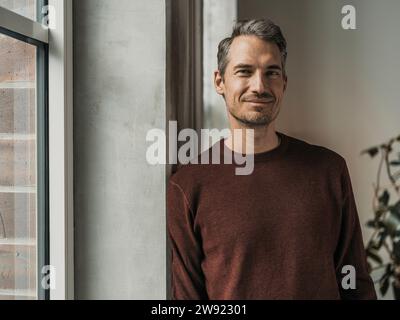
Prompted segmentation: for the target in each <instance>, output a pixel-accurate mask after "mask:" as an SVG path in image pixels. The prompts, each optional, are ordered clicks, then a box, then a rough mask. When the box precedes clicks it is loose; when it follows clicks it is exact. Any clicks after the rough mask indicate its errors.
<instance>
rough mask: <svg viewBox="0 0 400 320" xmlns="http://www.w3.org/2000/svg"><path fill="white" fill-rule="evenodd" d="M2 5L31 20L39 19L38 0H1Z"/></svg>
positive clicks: (0, 4) (0, 5)
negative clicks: (37, 17)
mask: <svg viewBox="0 0 400 320" xmlns="http://www.w3.org/2000/svg"><path fill="white" fill-rule="evenodd" d="M0 7H4V8H6V9H8V10H11V11H14V12H16V13H18V14H20V15H22V16H24V17H27V18H29V19H31V20H35V21H36V20H37V19H36V8H37V0H0Z"/></svg>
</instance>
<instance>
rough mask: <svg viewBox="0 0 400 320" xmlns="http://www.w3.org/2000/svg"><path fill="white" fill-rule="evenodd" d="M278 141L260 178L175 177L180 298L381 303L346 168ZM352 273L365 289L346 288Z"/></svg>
mask: <svg viewBox="0 0 400 320" xmlns="http://www.w3.org/2000/svg"><path fill="white" fill-rule="evenodd" d="M278 134H279V135H280V136H281V138H282V142H281V144H280V146H279V147H277V148H275V149H274V150H272V151H269V152H264V153H258V154H256V155H255V158H254V161H255V164H254V172H253V173H252V174H251V175H247V176H238V175H235V168H236V167H237V166H238V165H236V164H235V163H233V164H230V165H229V164H219V165H218V164H209V165H206V164H203V165H201V164H200V165H197V164H189V165H184V166H181V167H180V168H179V169H178V171H177V172H176V173H175V174H174V175H173V176H172V177H171V179H170V181H169V184H168V193H167V225H168V235H169V241H170V245H171V250H172V252H171V257H172V258H171V259H172V261H171V269H172V273H171V286H172V299H179V300H181V299H185V300H186V299H190V300H198V299H201V300H207V299H212V300H241V299H257V300H258V299H376V294H375V290H374V285H373V283H372V280H371V278H370V276H369V274H368V271H367V265H366V256H365V251H364V246H363V241H362V234H361V228H360V223H359V218H358V214H357V208H356V204H355V200H354V195H353V191H352V186H351V181H350V177H349V172H348V169H347V165H346V162H345V160H344V159H343V158H342V157H341V156H340V155H338V154H337V153H335V152H333V151H331V150H329V149H326V148H324V147H320V146H315V145H311V144H308V143H306V142H304V141H301V140H298V139H295V138H293V137H289V136H287V135H285V134H283V133H280V132H278ZM218 144H219V146H220V148H221V150H223V151H224V152H231V151H230V149H228V148H227V147H226V146H225V144H224V141H223V140H221V141H220V142H219V143H218ZM216 146H217V144H216V145H214V148H215V147H216ZM221 159H223V153H221ZM345 265H352V266H354V268H355V271H356V289H347V290H345V289H343V288H342V285H341V283H342V279H343V277H344V276H346V274H348V273H342V268H343V266H345Z"/></svg>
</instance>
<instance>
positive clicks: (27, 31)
mask: <svg viewBox="0 0 400 320" xmlns="http://www.w3.org/2000/svg"><path fill="white" fill-rule="evenodd" d="M0 27H2V28H4V29H7V30H9V31H12V32H15V33H19V34H21V35H23V36H25V37H29V38H32V39H35V40H38V41H40V42H44V43H49V38H48V28H47V27H46V26H44V25H42V24H40V23H39V22H36V21H33V20H30V19H28V18H25V17H24V16H21V15H19V14H17V13H15V12H12V11H10V10H8V9H5V8H3V7H0Z"/></svg>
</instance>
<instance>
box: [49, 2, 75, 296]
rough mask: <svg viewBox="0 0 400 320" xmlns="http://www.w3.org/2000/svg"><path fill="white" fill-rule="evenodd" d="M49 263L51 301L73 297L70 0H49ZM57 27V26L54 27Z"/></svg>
mask: <svg viewBox="0 0 400 320" xmlns="http://www.w3.org/2000/svg"><path fill="white" fill-rule="evenodd" d="M49 5H50V7H53V9H54V13H55V15H54V18H55V21H54V22H55V23H53V22H52V21H50V25H52V28H50V30H49V157H50V159H49V175H50V177H49V178H50V180H49V192H50V194H49V198H50V199H49V201H50V203H49V206H50V264H51V265H52V266H53V267H54V268H55V283H54V284H55V288H54V289H51V290H50V299H51V300H70V299H74V229H73V227H74V225H73V56H72V55H73V50H72V47H73V41H72V24H73V11H72V1H71V0H49ZM53 27H54V28H53Z"/></svg>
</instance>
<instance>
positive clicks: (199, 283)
mask: <svg viewBox="0 0 400 320" xmlns="http://www.w3.org/2000/svg"><path fill="white" fill-rule="evenodd" d="M167 212H168V213H167V226H168V235H169V241H170V246H171V291H172V292H171V293H172V297H171V299H172V300H208V296H207V291H206V288H205V277H204V275H203V272H202V268H201V262H202V260H203V251H202V245H201V237H200V235H198V234H197V233H196V232H195V229H194V215H193V212H192V210H191V207H190V204H189V202H188V199H187V197H186V196H185V194H184V192H183V190H182V188H181V187H180V186H179V185H178V184H176V183H175V182H173V181H171V180H170V182H169V184H168V191H167Z"/></svg>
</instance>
